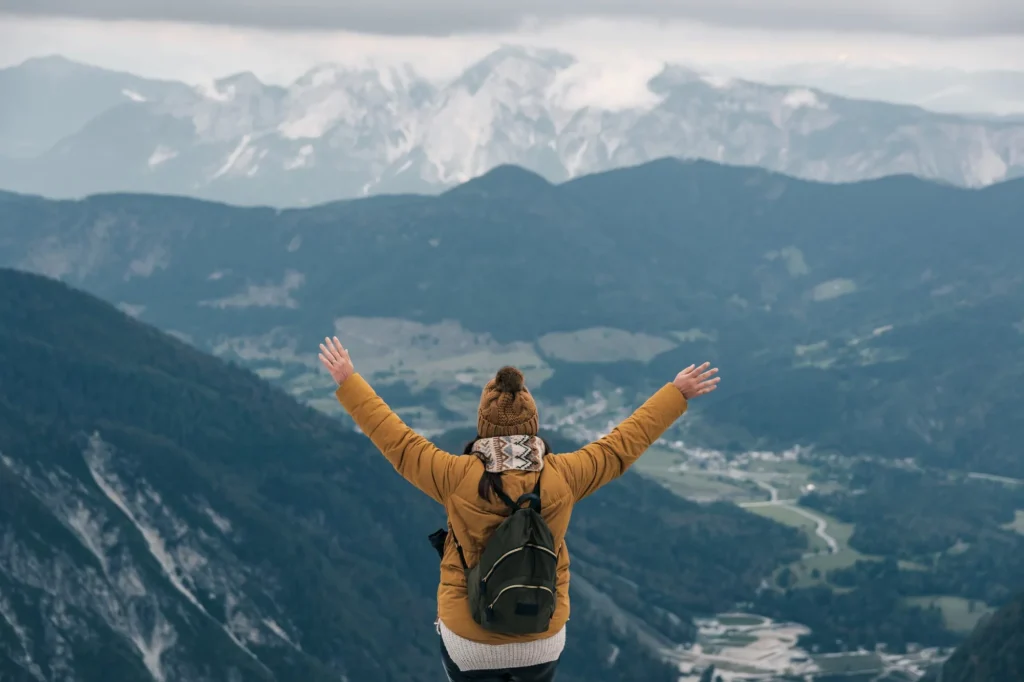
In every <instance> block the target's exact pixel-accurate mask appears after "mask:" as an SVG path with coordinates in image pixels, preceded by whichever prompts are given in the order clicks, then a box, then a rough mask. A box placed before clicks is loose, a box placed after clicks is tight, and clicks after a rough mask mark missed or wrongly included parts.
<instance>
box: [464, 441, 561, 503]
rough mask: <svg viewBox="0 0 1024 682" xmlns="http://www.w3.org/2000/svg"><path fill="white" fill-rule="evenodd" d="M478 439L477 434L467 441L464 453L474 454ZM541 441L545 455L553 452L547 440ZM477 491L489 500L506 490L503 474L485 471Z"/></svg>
mask: <svg viewBox="0 0 1024 682" xmlns="http://www.w3.org/2000/svg"><path fill="white" fill-rule="evenodd" d="M478 440H480V437H479V436H477V437H476V438H474V439H473V440H471V441H469V442H468V443H466V447H465V448H463V449H462V454H464V455H471V454H473V444H474V443H476V442H477V441H478ZM540 442H541V443H544V454H545V455H546V454H548V453H549V452H551V446H550V445H549V444H548V442H547V441H546V440H544V439H543V438H541V439H540ZM476 492H477V495H479V496H480V497H481V498H482V499H485V500H488V501H489V500H490V499H491V498H492V497H494V496H495V495H496V494H497V493H498V492H505V489H504V488H503V487H502V484H501V474H499V473H496V472H493V471H485V472H484V473H483V474H482V475H481V476H480V483H479V484H477V487H476Z"/></svg>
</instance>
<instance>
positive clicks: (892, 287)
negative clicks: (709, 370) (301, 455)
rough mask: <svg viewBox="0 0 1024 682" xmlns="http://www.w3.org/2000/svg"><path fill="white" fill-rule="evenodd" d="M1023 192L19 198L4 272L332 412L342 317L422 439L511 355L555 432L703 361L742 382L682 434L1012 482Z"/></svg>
mask: <svg viewBox="0 0 1024 682" xmlns="http://www.w3.org/2000/svg"><path fill="white" fill-rule="evenodd" d="M1022 183H1024V180H1017V181H1010V182H1006V183H1001V184H998V185H994V186H991V187H988V188H985V189H978V190H967V189H960V188H954V187H950V186H945V185H941V184H937V183H932V182H926V181H923V180H919V179H915V178H912V177H905V176H904V177H891V178H885V179H879V180H873V181H865V182H860V183H854V184H847V185H832V184H822V183H814V182H807V181H803V180H797V179H793V178H789V177H785V176H782V175H778V174H775V173H771V172H768V171H764V170H758V169H750V168H741V167H728V166H721V165H717V164H713V163H709V162H703V161H699V162H681V161H678V160H662V161H657V162H652V163H649V164H645V165H642V166H638V167H634V168H629V169H620V170H615V171H609V172H606V173H601V174H596V175H591V176H586V177H583V178H579V179H576V180H573V181H570V182H567V183H563V184H560V185H553V184H550V183H548V182H547V181H546V180H544V179H543V178H541V177H540V176H538V175H536V174H533V173H530V172H528V171H526V170H523V169H521V168H515V167H500V168H498V169H495V170H493V171H491V172H490V173H488V174H486V175H485V176H482V177H481V178H478V179H476V180H473V181H471V182H468V183H465V184H463V185H460V186H458V187H456V188H454V189H452V190H449V191H447V192H445V193H443V194H442V195H440V196H411V195H401V196H391V197H372V198H368V199H362V200H354V201H346V202H338V203H333V204H328V205H324V206H320V207H316V208H310V209H295V210H278V209H269V208H238V207H231V206H226V205H223V204H216V203H208V202H203V201H199V200H193V199H183V198H175V197H164V196H146V195H106V196H95V197H91V198H88V199H85V200H81V201H50V200H45V199H41V198H36V197H29V196H19V195H14V194H6V195H0V265H8V266H12V267H18V268H21V269H25V270H30V271H34V272H39V273H43V274H46V275H49V276H52V277H57V278H60V279H62V280H64V281H66V282H68V283H70V284H73V285H75V286H78V287H81V288H83V289H85V290H87V291H90V292H92V293H94V294H96V295H98V296H101V297H103V298H104V299H106V300H109V301H111V302H114V303H116V304H117V305H119V306H120V307H121V308H122V309H123V310H125V311H127V312H129V313H131V314H133V315H136V316H138V317H139V318H140V319H142V320H144V321H147V322H149V323H151V324H154V325H156V326H158V327H160V328H162V329H165V330H167V331H170V332H171V333H174V334H176V335H178V336H179V337H180V338H183V339H187V340H188V341H189V342H190V343H192V344H193V345H195V346H197V347H198V348H201V349H203V350H206V351H209V352H213V353H215V354H218V355H220V356H222V357H225V358H229V359H232V360H234V361H238V362H242V363H245V364H246V365H247V366H248V367H250V368H252V369H253V370H255V371H257V372H260V373H261V374H262V375H263V376H265V377H267V378H269V379H271V380H272V381H274V382H275V383H277V384H278V385H280V386H283V387H285V388H286V389H287V390H288V391H289V392H291V393H292V394H293V395H296V396H298V397H300V398H301V399H303V400H306V401H308V402H310V404H313V405H316V406H318V407H322V408H323V409H325V410H329V411H336V410H337V406H336V405H334V404H333V401H330V400H324V399H323V398H322V396H323V391H324V390H325V389H326V388H327V385H326V384H325V383H324V382H325V378H324V376H323V375H322V373H320V372H319V368H318V367H317V366H316V362H315V359H313V358H311V357H309V356H308V354H307V353H306V352H305V351H304V349H306V348H309V347H310V346H311V345H315V342H316V341H317V340H318V339H322V338H323V336H324V335H325V334H328V333H332V332H336V333H337V334H338V335H339V336H340V337H341V338H342V339H344V340H345V342H346V343H347V344H348V345H349V347H350V348H351V350H352V352H353V356H354V357H355V358H357V359H358V361H359V362H360V363H361V367H362V368H363V371H364V372H366V373H367V375H368V376H371V377H372V378H373V380H374V381H375V382H376V383H377V385H379V386H380V387H381V390H382V391H383V392H384V393H385V395H386V397H387V398H388V399H389V400H393V401H394V404H395V405H396V407H399V408H402V409H405V410H407V412H408V418H409V419H410V420H411V421H412V423H414V424H415V425H416V426H417V427H419V428H424V429H428V430H429V429H433V430H437V429H442V430H443V429H447V428H456V427H461V426H464V425H467V424H471V423H473V422H472V419H473V414H474V410H475V405H476V400H477V399H478V397H479V396H478V390H479V389H478V387H479V385H481V383H482V382H483V381H485V380H486V378H487V377H488V376H489V374H490V373H493V371H494V367H495V366H500V364H501V363H513V364H517V365H519V366H521V367H522V368H523V369H524V371H525V372H526V373H527V376H528V378H529V381H530V382H531V385H532V386H534V387H535V390H536V392H537V395H538V396H539V399H541V400H543V401H544V402H545V404H546V406H547V408H546V409H547V410H548V412H547V414H548V415H549V416H550V419H551V420H552V423H554V421H557V420H558V419H560V418H561V417H562V416H565V417H566V418H570V417H571V414H570V413H571V412H572V408H571V405H572V404H574V403H573V401H574V400H578V399H580V398H585V397H587V396H590V395H591V394H592V392H593V391H595V390H600V391H604V392H605V393H606V394H607V390H609V389H610V388H615V387H618V389H620V390H622V391H625V393H624V396H625V398H624V399H625V401H626V402H627V403H631V401H632V400H633V398H635V397H640V396H642V395H643V394H644V393H646V392H647V391H649V390H651V389H652V388H653V387H656V386H657V385H659V383H660V382H663V381H665V380H666V379H667V378H670V377H672V376H674V374H675V372H676V371H678V370H679V368H681V367H684V366H686V365H687V364H688V363H690V362H694V361H699V360H700V359H703V358H708V359H711V360H713V361H715V362H718V363H720V365H721V366H722V367H723V372H724V373H725V375H726V376H730V377H734V378H733V382H734V383H733V384H732V388H730V390H729V391H722V392H720V393H721V395H717V394H716V395H715V396H712V397H711V398H710V399H709V401H708V404H707V406H706V409H704V410H702V412H701V418H700V419H695V420H691V421H689V422H688V423H687V427H686V428H687V429H688V430H687V431H686V433H687V434H688V436H687V437H688V438H689V439H692V440H693V441H694V442H700V443H701V444H703V445H707V446H713V447H719V448H722V449H725V450H730V451H742V450H745V449H754V448H761V447H765V448H773V449H787V448H790V447H793V446H794V445H796V444H801V445H805V446H813V447H818V448H821V449H823V450H825V451H834V452H838V453H841V454H847V455H858V454H871V455H881V456H885V457H888V458H905V457H910V458H916V459H919V460H921V461H926V462H929V463H931V464H933V465H936V466H942V467H951V468H956V469H960V470H967V471H975V472H981V473H988V474H999V475H1008V476H1017V477H1024V464H1022V463H1021V460H1020V458H1019V457H1016V455H1015V452H1016V450H1015V445H1014V444H1015V443H1018V442H1020V441H1021V439H1022V438H1024V432H1022V431H1021V428H1022V424H1021V422H1020V420H1019V419H1018V407H1017V406H1018V405H1019V404H1020V400H1021V398H1022V393H1021V389H1020V387H1021V386H1022V385H1024V365H1022V364H1021V362H1020V349H1021V344H1022V343H1024V319H1022V313H1021V310H1022V308H1024V286H1022V285H1024V277H1022V274H1021V270H1020V265H1019V258H1018V256H1015V255H1014V254H1020V253H1024V232H1022V231H1021V225H1024V184H1022ZM765 395H771V396H772V397H773V399H772V400H765V398H764V396H765ZM616 409H618V408H616V407H615V406H614V405H609V406H608V410H606V412H604V413H600V412H599V413H598V414H599V415H606V418H608V419H611V418H614V416H616V414H618V413H617V412H616V411H615V410H616ZM601 418H605V417H601ZM571 423H572V419H569V421H568V422H566V423H565V424H563V426H565V427H566V428H570V426H571ZM583 435H586V434H583Z"/></svg>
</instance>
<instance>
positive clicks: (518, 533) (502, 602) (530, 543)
mask: <svg viewBox="0 0 1024 682" xmlns="http://www.w3.org/2000/svg"><path fill="white" fill-rule="evenodd" d="M495 492H497V493H498V496H499V497H500V498H501V500H502V501H503V502H504V503H505V504H506V505H507V506H508V507H509V509H510V510H511V513H510V514H509V516H508V517H507V518H505V520H504V521H502V522H501V524H500V525H499V526H498V527H497V528H496V529H495V530H494V534H493V535H492V536H491V538H490V540H488V541H487V546H486V547H484V551H483V553H481V555H480V561H479V562H478V563H477V565H476V566H474V567H473V568H469V566H467V565H466V557H465V556H464V555H463V553H462V545H460V544H459V541H458V539H457V538H454V536H453V539H454V540H455V547H456V549H458V552H459V559H461V561H462V567H463V570H464V571H465V573H466V588H467V590H468V592H469V610H470V613H472V615H473V620H475V621H476V622H477V624H479V625H480V626H481V627H482V628H484V629H485V630H489V631H491V632H498V633H502V634H507V635H531V634H539V633H542V632H547V629H548V625H549V624H550V622H551V616H552V615H553V614H554V612H555V603H556V596H555V595H556V592H557V582H558V576H557V566H558V551H557V549H556V548H555V539H554V536H553V535H552V533H551V529H550V528H549V527H548V524H547V522H545V521H544V519H543V517H541V515H540V479H537V485H536V487H535V488H534V489H533V492H531V493H526V494H524V495H523V496H521V497H520V498H519V499H518V500H516V501H514V502H513V501H512V498H510V497H509V496H508V495H506V494H505V493H504V492H502V491H500V490H498V491H495ZM526 502H529V503H530V505H529V506H528V507H523V506H522V505H523V504H524V503H526ZM447 535H448V531H447V530H446V529H442V530H439V531H437V532H435V533H434V534H432V535H431V536H430V542H431V544H432V545H433V546H434V548H435V549H437V551H438V553H439V554H442V555H443V553H444V539H445V537H446V536H447Z"/></svg>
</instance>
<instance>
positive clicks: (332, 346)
mask: <svg viewBox="0 0 1024 682" xmlns="http://www.w3.org/2000/svg"><path fill="white" fill-rule="evenodd" d="M324 342H325V343H326V344H327V345H324V344H323V343H321V344H320V362H322V363H323V364H324V367H326V368H327V371H328V372H330V373H331V378H332V379H334V381H335V382H337V384H338V385H339V386H341V385H342V384H343V383H345V380H346V379H348V378H349V377H350V376H352V374H353V373H354V372H355V368H354V367H353V366H352V358H350V357H349V355H348V351H347V350H345V348H344V347H343V346H342V345H341V341H338V337H337V336H335V337H334V338H333V339H328V338H324Z"/></svg>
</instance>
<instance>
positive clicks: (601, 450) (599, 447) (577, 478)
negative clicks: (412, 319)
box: [319, 337, 719, 682]
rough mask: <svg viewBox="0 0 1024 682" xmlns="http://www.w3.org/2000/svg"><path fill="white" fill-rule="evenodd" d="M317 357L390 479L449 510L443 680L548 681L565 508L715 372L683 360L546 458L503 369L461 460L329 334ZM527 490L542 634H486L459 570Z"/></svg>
mask: <svg viewBox="0 0 1024 682" xmlns="http://www.w3.org/2000/svg"><path fill="white" fill-rule="evenodd" d="M319 357H320V361H321V362H322V363H323V365H324V367H326V369H327V370H328V371H329V372H330V374H331V377H332V378H333V379H334V381H335V382H336V383H337V385H338V387H337V390H336V392H335V395H336V397H337V399H338V401H339V402H340V403H341V405H342V406H343V407H344V409H345V410H346V412H348V414H349V415H351V417H352V419H353V420H354V421H355V423H356V425H357V426H358V427H359V429H360V430H361V431H362V432H363V433H364V434H366V435H367V436H368V437H369V438H370V440H371V441H372V442H373V444H374V445H375V446H376V447H377V448H378V449H379V450H380V451H381V453H382V454H383V455H384V456H385V457H386V458H387V460H388V461H389V462H390V463H391V464H392V466H394V468H395V469H396V470H397V471H398V473H399V474H401V475H402V476H403V477H405V478H406V479H407V480H408V481H409V482H410V483H412V484H413V485H414V486H416V487H417V488H419V489H420V490H421V491H422V492H424V493H426V494H427V495H429V496H430V497H431V498H433V499H434V500H435V501H437V502H439V503H440V504H442V505H444V507H445V511H446V512H447V514H448V530H449V531H450V532H448V533H447V536H446V537H445V538H444V542H443V547H442V548H441V550H440V551H441V553H442V559H441V579H440V584H439V586H438V590H437V606H438V608H437V620H436V621H435V628H436V630H437V633H438V634H439V635H440V637H439V639H440V651H441V660H442V663H443V666H444V671H445V673H446V674H447V676H448V679H449V680H450V682H468V681H475V682H551V681H552V680H554V676H555V669H556V667H557V666H558V661H559V658H560V657H561V654H562V649H563V647H564V645H565V628H566V623H567V621H568V620H569V553H568V550H567V549H566V546H565V534H566V530H567V528H568V525H569V516H570V514H571V512H572V509H573V506H574V505H575V504H576V503H577V502H579V501H580V500H582V499H583V498H585V497H586V496H588V495H590V494H591V493H593V492H594V491H596V490H597V489H598V488H600V487H601V486H603V485H605V484H607V483H609V482H611V481H612V480H614V479H616V478H618V477H619V476H621V475H622V474H623V473H625V471H626V470H627V469H628V468H629V467H630V465H631V464H633V462H635V461H636V460H637V459H638V458H639V457H640V455H641V454H643V452H644V451H645V450H647V448H648V447H650V445H651V444H652V443H654V442H655V441H656V440H657V439H658V438H660V437H661V435H662V434H663V433H664V432H665V430H666V429H668V427H669V426H671V425H672V423H673V422H674V421H676V419H678V418H679V417H681V416H682V415H683V413H684V412H686V409H687V405H688V403H689V401H690V400H693V399H694V398H696V397H698V396H703V395H707V394H708V393H710V392H712V391H714V390H715V389H716V388H717V386H718V382H719V377H718V376H716V374H717V373H718V369H717V368H713V369H709V363H704V364H702V365H700V366H699V367H697V366H694V365H691V366H690V367H687V368H686V369H684V370H683V371H681V372H679V374H678V375H677V376H676V377H675V380H674V381H672V382H670V383H666V384H665V385H664V386H663V387H661V388H660V389H659V390H658V391H657V392H656V393H655V394H654V395H653V396H651V397H650V398H649V399H648V400H647V401H646V402H645V403H644V404H643V405H642V406H641V407H640V408H638V409H637V410H636V411H635V412H634V413H633V414H632V416H630V417H629V418H627V419H626V420H625V421H623V422H622V423H621V424H619V425H618V427H616V428H615V429H614V430H613V431H612V432H611V433H609V434H608V435H606V436H604V437H603V438H601V439H599V440H597V441H595V442H593V443H591V444H589V445H587V446H585V447H583V448H581V449H579V450H577V451H575V452H569V453H564V454H556V453H550V452H548V451H547V450H548V448H547V447H546V445H545V442H544V441H543V440H542V439H541V438H540V437H539V436H538V431H539V422H538V416H537V406H536V404H535V403H534V400H533V396H532V394H531V393H530V391H529V389H528V388H527V387H526V385H525V381H524V378H523V375H522V373H521V372H520V371H519V370H518V369H516V368H514V367H503V368H502V369H501V370H499V372H498V373H497V375H496V376H495V378H494V379H492V380H490V381H489V382H488V383H487V385H486V386H484V389H483V392H482V394H481V398H480V406H479V409H478V413H477V439H476V440H475V441H474V442H473V443H472V444H471V445H470V446H469V447H467V452H468V453H471V454H472V455H475V456H460V455H453V454H450V453H447V452H444V451H442V450H441V449H439V448H437V447H436V446H435V445H434V444H432V443H431V442H430V441H429V440H427V439H426V438H424V437H422V436H420V435H419V434H417V433H415V432H414V431H413V430H412V429H411V428H409V427H408V426H406V425H405V424H404V423H403V422H402V420H401V419H400V418H399V417H398V415H396V414H395V413H394V412H393V411H392V410H391V409H390V408H389V407H388V406H387V404H386V403H385V402H384V401H383V400H382V399H381V398H380V397H379V396H378V395H377V394H376V392H375V391H374V390H373V388H371V387H370V385H369V384H368V383H367V382H366V381H365V380H364V379H363V378H362V377H361V376H360V375H359V374H358V373H357V372H356V371H355V369H354V366H353V364H352V358H351V357H350V355H349V353H348V351H347V350H346V349H345V348H344V347H343V346H342V345H341V342H340V341H338V338H337V337H333V338H325V339H324V343H322V344H320V355H319ZM531 491H533V492H535V493H536V494H537V497H538V498H539V500H538V502H539V505H538V508H539V515H540V516H541V517H542V518H543V520H544V522H546V524H547V528H549V529H550V538H551V539H552V540H553V542H554V546H555V547H556V548H557V550H556V552H555V554H556V556H555V559H554V563H553V567H554V571H555V572H554V576H555V577H554V578H553V580H554V582H555V584H556V586H557V589H556V590H554V592H556V594H555V595H554V599H553V600H552V604H551V608H552V609H553V612H552V613H551V614H550V621H548V625H547V628H546V629H545V630H544V631H543V632H531V633H528V634H505V633H502V632H495V631H493V630H491V629H487V628H485V627H483V626H482V625H481V624H480V622H479V621H478V619H476V618H475V617H474V614H473V613H472V612H471V608H470V601H471V598H470V596H469V592H470V590H469V589H468V587H467V580H466V575H467V573H468V568H469V567H471V566H473V565H474V564H475V563H477V562H479V561H481V556H482V554H483V550H484V548H485V547H486V546H487V542H488V540H489V539H490V538H491V537H492V535H494V534H495V532H496V529H497V528H498V527H499V524H501V523H502V521H503V520H505V519H507V518H508V517H509V514H510V512H509V509H508V504H506V502H507V501H510V500H519V499H520V498H521V497H530V493H531ZM549 591H551V590H549Z"/></svg>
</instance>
